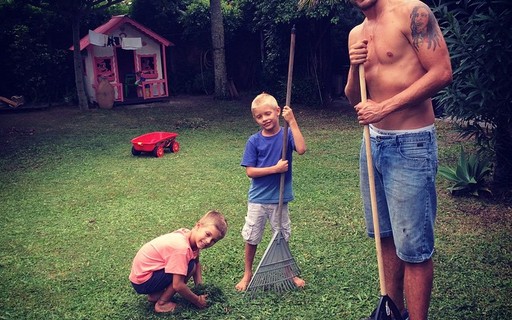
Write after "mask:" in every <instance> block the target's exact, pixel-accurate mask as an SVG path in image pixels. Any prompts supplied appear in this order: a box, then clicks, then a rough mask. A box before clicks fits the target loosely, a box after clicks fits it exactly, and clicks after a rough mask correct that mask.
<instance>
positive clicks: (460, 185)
mask: <svg viewBox="0 0 512 320" xmlns="http://www.w3.org/2000/svg"><path fill="white" fill-rule="evenodd" d="M491 171H492V169H491V165H490V162H489V161H488V160H487V159H486V158H483V157H479V156H477V155H475V154H467V153H466V152H465V151H464V148H463V147H461V148H460V157H459V161H458V163H457V166H456V167H455V168H451V167H448V166H439V174H440V175H441V176H443V177H444V178H446V179H448V180H450V181H452V182H454V183H455V184H454V185H453V186H451V187H449V188H448V190H450V192H451V193H452V194H453V195H457V194H471V195H474V196H477V197H478V196H479V195H480V194H479V192H480V191H484V192H487V193H491V191H490V190H489V189H488V188H487V187H486V186H485V182H486V181H485V178H486V177H487V176H488V175H489V174H490V173H491Z"/></svg>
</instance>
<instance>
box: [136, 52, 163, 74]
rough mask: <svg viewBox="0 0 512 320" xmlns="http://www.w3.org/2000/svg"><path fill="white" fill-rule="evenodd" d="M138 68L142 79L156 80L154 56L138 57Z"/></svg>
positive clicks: (156, 72)
mask: <svg viewBox="0 0 512 320" xmlns="http://www.w3.org/2000/svg"><path fill="white" fill-rule="evenodd" d="M139 68H140V72H141V73H142V76H143V77H144V78H146V79H152V78H157V77H158V71H157V69H156V55H155V54H153V55H141V56H139Z"/></svg>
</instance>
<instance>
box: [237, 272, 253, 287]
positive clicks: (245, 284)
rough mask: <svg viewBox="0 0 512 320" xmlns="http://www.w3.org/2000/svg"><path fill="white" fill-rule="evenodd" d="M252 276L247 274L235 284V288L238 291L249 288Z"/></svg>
mask: <svg viewBox="0 0 512 320" xmlns="http://www.w3.org/2000/svg"><path fill="white" fill-rule="evenodd" d="M251 278H252V275H247V276H246V275H244V277H243V278H242V280H240V282H238V283H237V285H236V286H235V289H236V290H237V291H245V290H247V287H248V286H249V283H250V282H251Z"/></svg>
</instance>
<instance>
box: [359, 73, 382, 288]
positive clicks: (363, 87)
mask: <svg viewBox="0 0 512 320" xmlns="http://www.w3.org/2000/svg"><path fill="white" fill-rule="evenodd" d="M359 86H360V88H361V102H366V101H367V100H368V98H367V95H366V80H365V76H364V65H363V64H360V65H359ZM364 144H365V150H366V165H367V167H368V183H369V185H370V202H371V205H372V218H373V230H374V232H375V249H376V251H377V265H378V268H379V282H380V293H381V295H382V296H385V295H386V294H387V293H386V281H385V276H384V262H383V260H382V244H381V241H380V225H379V211H378V208H377V195H376V193H375V177H374V172H373V159H372V148H371V141H370V127H369V126H368V125H365V126H364Z"/></svg>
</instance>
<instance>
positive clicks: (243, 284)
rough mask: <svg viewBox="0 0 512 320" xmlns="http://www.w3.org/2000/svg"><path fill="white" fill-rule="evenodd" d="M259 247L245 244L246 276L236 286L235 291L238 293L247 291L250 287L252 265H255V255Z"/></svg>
mask: <svg viewBox="0 0 512 320" xmlns="http://www.w3.org/2000/svg"><path fill="white" fill-rule="evenodd" d="M257 248H258V246H256V245H252V244H249V243H247V242H246V243H245V258H244V276H243V277H242V280H240V282H238V284H237V285H236V286H235V289H236V290H238V291H245V290H247V287H248V286H249V282H251V278H252V265H253V263H254V255H255V254H256V249H257Z"/></svg>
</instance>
